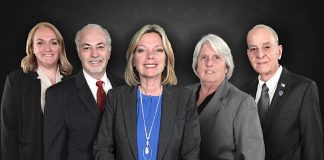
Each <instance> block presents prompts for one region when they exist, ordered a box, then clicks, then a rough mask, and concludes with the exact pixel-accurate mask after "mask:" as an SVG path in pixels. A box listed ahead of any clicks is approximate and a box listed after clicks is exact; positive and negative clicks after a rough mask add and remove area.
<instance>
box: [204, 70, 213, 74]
mask: <svg viewBox="0 0 324 160" xmlns="http://www.w3.org/2000/svg"><path fill="white" fill-rule="evenodd" d="M205 73H207V74H213V73H215V72H214V71H211V70H206V71H205Z"/></svg>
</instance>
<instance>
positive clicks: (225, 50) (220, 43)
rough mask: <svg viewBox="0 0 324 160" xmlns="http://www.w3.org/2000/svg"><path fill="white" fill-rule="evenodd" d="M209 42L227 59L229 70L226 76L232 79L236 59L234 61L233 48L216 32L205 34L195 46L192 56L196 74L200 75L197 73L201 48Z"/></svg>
mask: <svg viewBox="0 0 324 160" xmlns="http://www.w3.org/2000/svg"><path fill="white" fill-rule="evenodd" d="M205 43H209V44H210V45H211V47H212V48H213V50H214V51H216V53H217V54H218V55H221V56H223V57H224V59H225V64H226V66H227V69H228V72H227V73H226V75H225V76H226V78H227V79H230V78H231V76H232V74H233V71H234V61H233V56H232V53H231V49H230V48H229V47H228V45H227V43H226V42H225V41H224V40H223V39H222V38H221V37H219V36H217V35H214V34H208V35H205V36H203V37H202V38H201V39H200V40H199V42H198V43H197V45H196V47H195V51H194V54H193V58H192V69H193V71H194V72H195V74H196V75H197V76H198V73H197V63H198V62H197V59H198V56H199V54H200V50H201V47H202V45H203V44H205Z"/></svg>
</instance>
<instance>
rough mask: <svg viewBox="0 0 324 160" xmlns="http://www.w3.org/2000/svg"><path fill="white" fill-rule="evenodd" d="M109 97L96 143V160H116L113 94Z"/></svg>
mask: <svg viewBox="0 0 324 160" xmlns="http://www.w3.org/2000/svg"><path fill="white" fill-rule="evenodd" d="M109 93H110V92H108V96H107V101H106V106H105V107H106V109H105V112H104V114H103V116H102V120H101V124H100V127H99V132H98V136H97V138H96V140H95V142H94V146H93V153H94V156H95V159H96V160H108V159H109V160H114V159H115V142H114V136H113V130H114V128H113V123H114V109H113V106H112V104H111V102H112V101H113V99H112V96H111V94H109Z"/></svg>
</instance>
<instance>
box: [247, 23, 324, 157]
mask: <svg viewBox="0 0 324 160" xmlns="http://www.w3.org/2000/svg"><path fill="white" fill-rule="evenodd" d="M247 45H248V49H247V55H248V58H249V60H250V63H251V65H252V67H253V69H254V70H255V71H256V72H257V73H258V74H259V76H258V78H257V79H256V80H255V81H254V82H253V83H251V82H250V83H249V84H248V85H245V86H243V87H242V90H244V91H246V92H247V93H249V94H251V95H252V96H253V97H255V101H256V102H257V103H258V107H259V116H260V120H261V124H262V130H263V137H264V142H265V151H266V154H265V156H266V158H265V159H266V160H323V129H322V118H321V111H320V105H319V96H318V89H317V86H316V83H315V82H314V81H313V80H310V79H308V78H306V77H303V76H300V75H297V74H294V73H291V72H289V71H288V70H287V69H286V68H285V67H283V66H281V65H280V64H279V60H280V59H281V56H282V50H283V49H282V45H279V39H278V35H277V33H276V32H275V31H274V30H273V29H272V28H271V27H269V26H266V25H263V24H259V25H256V26H254V27H253V28H252V29H251V30H250V31H249V32H248V35H247ZM263 84H266V85H264V87H263V89H262V86H263ZM265 86H266V87H265ZM262 90H264V91H262ZM262 92H264V93H262ZM263 95H266V96H263ZM259 101H260V102H259ZM261 101H262V103H265V102H266V103H267V105H264V106H265V107H262V106H263V105H261Z"/></svg>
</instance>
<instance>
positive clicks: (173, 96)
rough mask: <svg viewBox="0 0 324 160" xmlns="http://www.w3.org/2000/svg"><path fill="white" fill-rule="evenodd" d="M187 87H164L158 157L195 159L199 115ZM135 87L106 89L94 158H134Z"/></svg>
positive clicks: (110, 159) (197, 157) (198, 138)
mask: <svg viewBox="0 0 324 160" xmlns="http://www.w3.org/2000/svg"><path fill="white" fill-rule="evenodd" d="M193 96H194V95H193V94H192V92H191V91H190V90H189V89H186V88H178V87H174V86H164V87H163V93H162V111H161V128H160V137H159V144H158V154H157V156H158V157H157V159H158V160H180V159H181V160H182V159H183V160H198V159H199V148H200V133H199V118H198V114H197V111H196V109H195V100H194V97H193ZM136 103H137V98H136V87H129V86H123V87H118V88H115V89H112V90H110V91H109V92H108V103H107V105H106V112H105V113H104V115H103V118H102V122H101V126H100V130H99V134H98V137H97V139H96V141H95V145H94V153H95V157H96V160H115V159H116V160H136V159H138V158H137V153H138V152H141V150H138V149H137V144H136V137H137V136H136V126H137V125H136V120H137V107H136Z"/></svg>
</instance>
